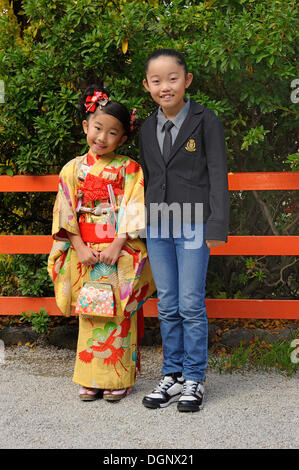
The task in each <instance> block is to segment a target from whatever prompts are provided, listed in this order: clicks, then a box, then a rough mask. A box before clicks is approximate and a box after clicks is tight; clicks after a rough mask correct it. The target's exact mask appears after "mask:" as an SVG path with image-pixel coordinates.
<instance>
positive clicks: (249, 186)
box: [0, 172, 299, 319]
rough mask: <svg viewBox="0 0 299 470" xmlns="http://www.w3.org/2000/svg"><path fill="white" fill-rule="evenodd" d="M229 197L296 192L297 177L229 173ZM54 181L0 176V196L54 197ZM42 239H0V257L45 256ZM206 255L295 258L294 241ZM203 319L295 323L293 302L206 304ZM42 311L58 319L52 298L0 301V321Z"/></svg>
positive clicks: (247, 239) (255, 242)
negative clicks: (45, 194)
mask: <svg viewBox="0 0 299 470" xmlns="http://www.w3.org/2000/svg"><path fill="white" fill-rule="evenodd" d="M228 181H229V190H230V191H247V190H297V189H299V172H250V173H229V174H228ZM57 188H58V176H57V175H51V176H13V177H10V176H0V192H56V191H57ZM51 245H52V238H51V237H50V236H47V235H28V236H27V235H2V236H0V253H2V254H4V253H6V254H16V253H18V254H25V253H26V254H37V253H49V251H50V248H51ZM211 255H250V256H253V255H269V256H271V255H272V256H273V255H299V236H230V237H228V243H227V244H225V245H223V246H221V247H217V248H213V249H212V250H211ZM206 303H207V312H208V316H209V318H261V319H262V318H268V319H273V318H276V319H299V300H266V299H261V300H260V299H258V300H257V299H206ZM40 308H45V309H46V310H47V311H48V313H49V314H50V315H61V312H60V311H59V310H58V308H57V306H56V303H55V299H54V298H52V297H43V298H35V297H0V315H20V314H21V313H22V312H23V311H27V310H31V311H39V309H40ZM144 313H145V316H147V317H154V316H157V299H149V300H148V301H147V302H146V303H145V305H144Z"/></svg>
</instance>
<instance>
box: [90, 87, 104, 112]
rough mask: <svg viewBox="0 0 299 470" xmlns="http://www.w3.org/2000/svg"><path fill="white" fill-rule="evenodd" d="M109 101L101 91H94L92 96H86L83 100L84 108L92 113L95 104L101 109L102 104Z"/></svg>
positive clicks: (95, 106) (95, 107)
mask: <svg viewBox="0 0 299 470" xmlns="http://www.w3.org/2000/svg"><path fill="white" fill-rule="evenodd" d="M108 102H109V98H108V96H107V95H106V93H103V92H102V91H95V92H94V94H93V95H92V96H90V95H89V96H87V98H86V100H85V108H86V112H87V113H94V112H95V110H96V109H97V105H99V106H100V109H102V107H103V106H106V104H107V103H108Z"/></svg>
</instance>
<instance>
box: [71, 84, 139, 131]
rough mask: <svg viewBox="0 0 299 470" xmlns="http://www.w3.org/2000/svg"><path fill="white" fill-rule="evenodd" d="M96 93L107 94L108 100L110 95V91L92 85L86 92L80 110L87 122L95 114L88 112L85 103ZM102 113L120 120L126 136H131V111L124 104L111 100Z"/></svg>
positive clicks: (81, 99)
mask: <svg viewBox="0 0 299 470" xmlns="http://www.w3.org/2000/svg"><path fill="white" fill-rule="evenodd" d="M95 91H101V92H102V93H105V94H106V95H107V96H108V98H109V95H110V93H109V91H108V90H106V89H105V88H102V87H99V86H98V85H90V86H88V87H87V88H86V89H85V90H84V92H83V95H82V96H81V98H80V100H79V109H80V111H81V112H82V114H83V116H85V119H86V120H87V121H88V119H89V118H90V115H92V114H94V113H92V112H90V111H89V112H86V107H85V101H86V98H87V97H88V96H92V95H93V94H94V92H95ZM97 107H98V103H97ZM101 111H103V113H105V114H110V115H111V116H113V117H115V118H116V119H118V120H119V121H120V122H121V123H122V125H123V128H124V131H125V135H126V136H128V137H129V135H130V134H131V130H130V119H131V116H130V113H129V111H128V110H127V108H126V107H125V106H124V105H123V104H121V103H119V102H118V101H112V100H109V101H108V103H107V104H106V105H105V106H103V107H102V109H101Z"/></svg>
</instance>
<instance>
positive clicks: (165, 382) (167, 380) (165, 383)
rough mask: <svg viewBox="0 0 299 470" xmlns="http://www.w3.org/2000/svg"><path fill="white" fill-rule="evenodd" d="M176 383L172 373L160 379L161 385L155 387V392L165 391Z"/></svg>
mask: <svg viewBox="0 0 299 470" xmlns="http://www.w3.org/2000/svg"><path fill="white" fill-rule="evenodd" d="M173 384H174V380H173V378H172V377H171V376H170V375H166V376H165V377H163V379H161V380H160V383H159V385H158V386H157V387H156V388H155V390H154V391H153V393H160V392H162V393H164V392H165V391H166V390H167V389H168V388H169V387H170V386H171V385H173Z"/></svg>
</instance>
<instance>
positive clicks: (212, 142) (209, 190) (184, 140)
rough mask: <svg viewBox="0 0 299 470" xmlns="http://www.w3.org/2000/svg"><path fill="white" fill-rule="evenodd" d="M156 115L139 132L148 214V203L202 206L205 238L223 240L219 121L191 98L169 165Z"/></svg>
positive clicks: (224, 190)
mask: <svg viewBox="0 0 299 470" xmlns="http://www.w3.org/2000/svg"><path fill="white" fill-rule="evenodd" d="M156 129H157V111H156V112H155V113H154V114H153V115H152V116H150V117H149V118H148V119H147V120H146V121H145V122H144V124H143V125H142V127H141V131H140V164H141V166H142V169H143V173H144V183H145V201H146V207H147V211H148V213H149V208H150V204H151V203H162V202H166V203H167V204H171V203H173V202H177V203H179V204H180V205H181V206H182V204H183V203H184V202H189V203H195V202H202V203H203V221H204V222H205V223H206V233H205V239H206V240H225V241H227V233H228V223H229V193H228V182H227V165H226V153H225V139H224V132H223V128H222V124H221V121H220V120H219V119H218V118H217V116H216V115H215V113H214V112H213V111H211V110H210V109H208V108H205V107H204V106H202V105H200V104H198V103H196V102H194V101H192V100H191V103H190V110H189V113H188V115H187V117H186V119H185V121H184V122H183V124H182V126H181V128H180V130H179V133H178V136H177V138H176V139H175V141H174V145H173V147H172V149H171V153H170V156H169V159H168V161H167V163H165V162H164V159H163V156H162V154H161V151H160V147H159V144H158V140H157V135H156Z"/></svg>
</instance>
